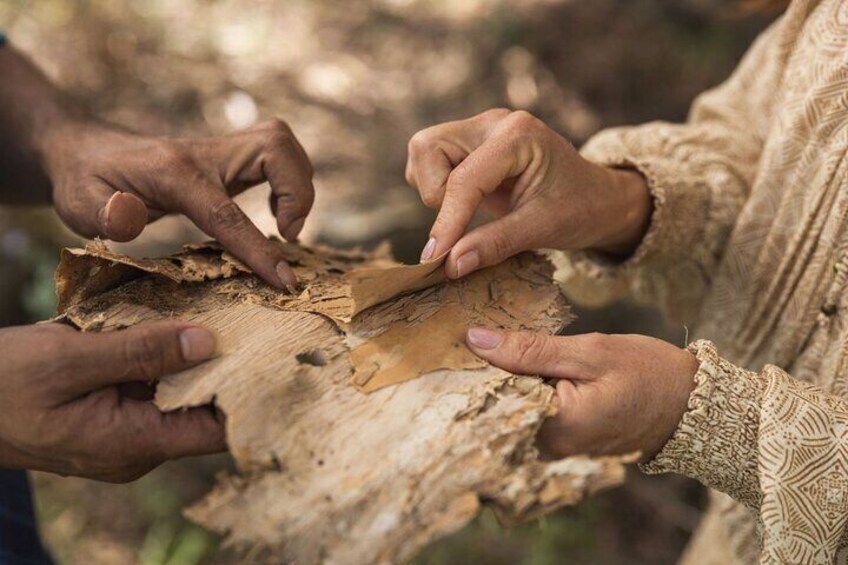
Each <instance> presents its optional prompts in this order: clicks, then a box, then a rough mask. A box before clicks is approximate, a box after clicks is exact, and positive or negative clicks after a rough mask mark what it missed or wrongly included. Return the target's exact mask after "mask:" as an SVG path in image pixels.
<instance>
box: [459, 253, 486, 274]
mask: <svg viewBox="0 0 848 565" xmlns="http://www.w3.org/2000/svg"><path fill="white" fill-rule="evenodd" d="M479 266H480V254H479V253H477V252H476V251H469V252H468V253H466V254H464V255H463V256H462V257H460V258H459V259H457V260H456V278H460V277H464V276H465V275H467V274H468V273H470V272H471V271H473V270H474V269H476V268H477V267H479Z"/></svg>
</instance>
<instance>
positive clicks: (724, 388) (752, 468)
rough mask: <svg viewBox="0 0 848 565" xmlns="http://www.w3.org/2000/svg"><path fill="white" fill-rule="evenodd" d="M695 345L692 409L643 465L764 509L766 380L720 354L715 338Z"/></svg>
mask: <svg viewBox="0 0 848 565" xmlns="http://www.w3.org/2000/svg"><path fill="white" fill-rule="evenodd" d="M689 350H690V351H692V353H694V354H695V356H696V357H697V358H698V360H699V361H700V366H699V368H698V371H697V373H696V374H695V381H696V387H695V390H694V391H693V392H692V394H691V396H690V397H689V406H688V410H687V412H686V414H685V415H684V416H683V419H682V420H681V422H680V425H679V426H678V428H677V431H675V433H674V435H673V436H672V437H671V439H670V440H669V441H668V443H666V445H665V446H664V447H663V449H662V451H660V452H659V454H657V455H656V457H654V458H653V459H652V460H651V461H649V462H647V463H644V464H642V465H640V468H641V469H642V471H644V472H645V473H648V474H658V473H669V472H674V473H680V474H682V475H686V476H688V477H691V478H694V479H697V480H698V481H700V482H702V483H703V484H705V485H706V486H708V487H710V488H713V489H716V490H718V491H721V492H724V493H725V494H728V495H730V496H731V497H733V498H735V499H736V500H739V501H741V502H743V503H744V504H746V505H747V506H748V507H750V508H759V505H760V501H761V499H762V494H761V491H760V487H759V479H758V473H757V453H758V449H757V441H758V434H759V423H760V422H759V420H760V405H761V401H762V396H763V390H764V387H765V382H764V380H763V378H762V377H761V376H760V375H759V374H757V373H754V372H751V371H746V370H744V369H741V368H739V367H737V366H735V365H733V364H732V363H730V362H728V361H725V360H724V359H722V358H721V357H719V355H718V352H717V351H716V349H715V346H714V345H713V344H712V343H711V342H709V341H698V342H695V343H693V344H692V345H690V346H689Z"/></svg>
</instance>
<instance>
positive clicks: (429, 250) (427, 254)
mask: <svg viewBox="0 0 848 565" xmlns="http://www.w3.org/2000/svg"><path fill="white" fill-rule="evenodd" d="M435 250H436V238H435V237H431V238H430V239H429V240H428V241H427V245H425V246H424V249H423V250H422V251H421V262H422V263H423V262H424V261H429V260H430V259H432V258H433V252H434V251H435Z"/></svg>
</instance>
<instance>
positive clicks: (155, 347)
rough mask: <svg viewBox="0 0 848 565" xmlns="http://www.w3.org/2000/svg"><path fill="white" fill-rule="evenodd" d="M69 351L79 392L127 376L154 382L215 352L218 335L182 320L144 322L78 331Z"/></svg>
mask: <svg viewBox="0 0 848 565" xmlns="http://www.w3.org/2000/svg"><path fill="white" fill-rule="evenodd" d="M68 349H69V351H68V353H67V354H66V356H67V358H66V363H67V368H68V369H69V370H68V374H69V376H70V377H71V378H69V380H68V388H69V389H71V390H70V392H71V393H73V394H83V393H87V392H89V391H92V390H97V389H100V388H103V387H107V386H112V385H116V384H120V383H125V382H133V381H141V382H150V381H155V380H158V379H159V378H160V377H163V376H165V375H168V374H171V373H176V372H179V371H182V370H184V369H187V368H189V367H192V366H194V365H197V364H198V363H201V362H203V361H205V360H207V359H210V358H212V357H213V356H214V355H215V350H216V343H215V336H214V335H213V334H212V332H210V331H209V330H207V329H205V328H202V327H200V326H197V325H191V324H186V323H179V322H157V323H151V324H140V325H138V326H134V327H132V328H129V329H126V330H119V331H110V332H105V333H101V334H82V333H80V334H76V337H75V339H74V341H73V342H71V344H70V347H69V348H68Z"/></svg>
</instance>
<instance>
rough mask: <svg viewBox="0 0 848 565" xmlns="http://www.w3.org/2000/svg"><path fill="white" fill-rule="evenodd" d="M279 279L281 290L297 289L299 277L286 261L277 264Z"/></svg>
mask: <svg viewBox="0 0 848 565" xmlns="http://www.w3.org/2000/svg"><path fill="white" fill-rule="evenodd" d="M277 278H279V279H280V288H285V289H286V290H289V289H291V288H297V277H296V276H295V274H294V272H293V271H292V270H291V267H289V264H288V263H286V262H285V261H280V262H279V263H277Z"/></svg>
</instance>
